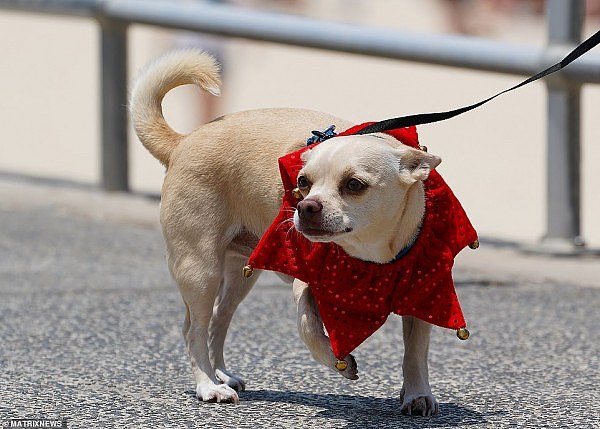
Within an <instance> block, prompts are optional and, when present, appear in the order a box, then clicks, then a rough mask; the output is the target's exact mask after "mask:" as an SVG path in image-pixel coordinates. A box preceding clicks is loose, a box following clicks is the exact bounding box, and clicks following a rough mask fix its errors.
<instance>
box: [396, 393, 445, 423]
mask: <svg viewBox="0 0 600 429" xmlns="http://www.w3.org/2000/svg"><path fill="white" fill-rule="evenodd" d="M400 400H401V401H402V407H401V408H400V411H401V412H402V414H407V415H409V416H423V417H430V416H433V415H434V414H437V413H438V412H439V411H440V408H439V405H438V402H437V400H436V399H435V397H434V396H433V394H432V393H431V392H430V391H429V392H427V391H422V392H420V393H418V391H417V392H413V393H410V394H407V393H406V391H405V389H404V388H402V393H401V394H400Z"/></svg>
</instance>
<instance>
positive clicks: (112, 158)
mask: <svg viewBox="0 0 600 429" xmlns="http://www.w3.org/2000/svg"><path fill="white" fill-rule="evenodd" d="M99 23H100V31H101V36H100V43H101V47H100V55H101V57H100V80H101V104H102V106H101V112H102V118H101V121H102V124H101V126H102V131H101V139H102V141H101V154H100V158H101V169H102V171H101V174H102V178H101V181H102V188H103V189H104V190H106V191H127V190H128V155H127V26H126V24H124V23H120V22H116V21H112V20H107V19H105V18H103V17H100V18H99Z"/></svg>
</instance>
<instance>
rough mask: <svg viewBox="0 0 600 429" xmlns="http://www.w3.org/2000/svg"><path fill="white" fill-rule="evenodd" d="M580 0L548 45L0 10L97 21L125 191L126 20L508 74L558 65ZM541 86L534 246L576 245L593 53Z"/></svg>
mask: <svg viewBox="0 0 600 429" xmlns="http://www.w3.org/2000/svg"><path fill="white" fill-rule="evenodd" d="M584 3H585V0H548V1H547V22H548V34H549V40H548V46H546V47H536V46H527V45H517V44H511V43H504V42H495V41H491V40H486V39H482V38H475V37H464V36H451V35H423V34H419V35H416V34H412V33H407V32H402V31H396V30H390V29H382V28H375V27H367V26H357V25H348V24H342V23H334V22H329V21H322V20H316V19H311V18H305V17H299V16H292V15H284V14H275V13H268V12H259V11H253V10H248V9H241V8H238V7H235V6H228V5H217V4H211V3H208V2H207V3H204V2H197V3H193V2H189V3H171V2H169V1H168V0H151V1H148V0H0V8H4V9H11V10H20V11H28V12H40V13H51V14H66V15H75V16H84V17H90V18H94V19H96V20H97V22H98V23H99V25H100V28H101V48H100V53H101V59H100V63H101V94H102V95H101V96H102V100H101V101H102V136H101V141H102V151H101V153H102V155H101V164H102V169H101V171H102V187H103V188H104V189H106V190H127V189H128V180H127V176H128V160H127V111H126V109H125V108H124V107H123V106H125V105H126V104H127V79H126V78H127V67H126V59H127V49H126V46H127V27H128V25H129V24H132V23H139V24H147V25H155V26H160V27H164V28H171V29H183V30H191V31H198V32H203V33H209V34H215V35H220V36H226V37H235V38H245V39H252V40H259V41H266V42H274V43H281V44H288V45H296V46H303V47H311V48H318V49H326V50H332V51H339V52H348V53H354V54H361V55H370V56H376V57H384V58H393V59H399V60H405V61H415V62H420V63H427V64H437V65H445V66H453V67H461V68H468V69H472V70H482V71H493V72H500V73H507V74H513V75H531V74H533V73H535V72H537V71H539V70H541V69H543V68H545V67H547V66H549V65H551V64H554V63H556V62H558V61H559V60H560V59H561V58H562V57H563V56H564V54H566V53H567V51H568V50H569V49H570V48H572V47H573V45H575V44H577V43H579V42H580V41H581V28H582V24H583V19H584V12H585V5H584ZM545 82H546V85H547V89H548V100H547V109H548V123H547V134H548V141H547V145H548V150H547V153H548V159H547V201H548V203H547V228H546V234H545V236H544V239H543V241H542V242H543V243H545V244H546V246H548V247H549V248H552V249H562V250H565V251H576V250H577V249H578V248H580V247H582V246H583V240H582V238H581V236H580V232H581V212H580V206H581V202H580V188H581V185H580V180H581V179H580V157H581V155H580V154H581V147H580V93H581V86H582V85H583V84H585V83H600V56H598V55H591V54H588V55H586V56H584V57H582V58H580V59H579V60H577V61H576V62H574V63H573V64H571V65H570V66H569V67H568V68H567V69H565V70H564V71H561V72H560V73H557V74H556V75H554V76H552V77H550V78H547V79H546V80H545Z"/></svg>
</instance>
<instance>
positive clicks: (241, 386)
mask: <svg viewBox="0 0 600 429" xmlns="http://www.w3.org/2000/svg"><path fill="white" fill-rule="evenodd" d="M247 259H248V258H247V257H245V256H242V255H239V254H235V253H228V254H227V256H226V258H225V269H224V276H223V283H222V285H221V289H220V290H219V296H218V297H217V300H216V302H215V305H214V307H213V316H212V319H211V321H210V326H209V340H208V349H209V353H210V359H211V361H212V363H213V366H214V368H215V374H216V376H217V378H218V379H219V380H221V381H222V382H223V383H225V384H226V385H228V386H229V387H232V388H233V389H235V390H236V391H238V392H240V391H243V390H245V388H246V383H245V381H244V380H243V379H242V378H241V377H239V376H237V375H234V374H232V373H231V372H229V371H227V368H226V366H225V359H224V357H223V347H224V345H225V337H226V336H227V330H228V328H229V324H230V322H231V318H232V317H233V314H234V313H235V310H236V309H237V307H238V305H239V304H240V302H242V300H243V299H244V298H245V297H246V296H247V295H248V292H250V290H251V289H252V286H254V283H255V282H256V280H257V278H258V276H259V274H260V271H259V270H255V272H254V275H253V276H252V277H250V278H245V277H244V276H242V267H243V266H244V264H245V263H246V261H247Z"/></svg>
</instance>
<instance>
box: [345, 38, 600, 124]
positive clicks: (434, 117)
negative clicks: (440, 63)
mask: <svg viewBox="0 0 600 429" xmlns="http://www.w3.org/2000/svg"><path fill="white" fill-rule="evenodd" d="M598 44H600V31H597V32H596V33H595V34H594V35H592V36H591V37H590V38H588V39H587V40H585V41H584V42H583V43H581V44H580V45H579V46H577V47H576V48H575V49H573V51H571V53H570V54H569V55H567V56H566V57H565V58H563V60H562V61H561V62H559V63H557V64H554V65H553V66H551V67H548V68H547V69H545V70H543V71H541V72H539V73H538V74H536V75H535V76H531V77H530V78H529V79H526V80H524V81H523V82H521V83H519V84H518V85H515V86H513V87H512V88H509V89H505V90H504V91H502V92H499V93H498V94H496V95H493V96H492V97H490V98H487V99H485V100H483V101H480V102H478V103H475V104H471V105H470V106H465V107H461V108H458V109H454V110H448V111H446V112H436V113H419V114H417V115H408V116H401V117H399V118H392V119H386V120H383V121H380V122H375V123H374V124H371V125H369V126H366V127H364V128H362V129H361V130H359V131H357V132H356V134H369V133H380V132H383V131H389V130H396V129H398V128H404V127H410V126H413V125H421V124H429V123H431V122H439V121H445V120H446V119H450V118H453V117H455V116H458V115H461V114H463V113H465V112H468V111H469V110H473V109H475V108H477V107H479V106H481V105H483V104H485V103H487V102H488V101H491V100H493V99H494V98H496V97H498V96H500V95H502V94H504V93H506V92H509V91H512V90H513V89H517V88H520V87H522V86H524V85H527V84H528V83H531V82H534V81H536V80H538V79H541V78H543V77H545V76H548V75H549V74H552V73H555V72H557V71H559V70H561V69H563V68H565V67H566V66H568V65H569V64H571V63H572V62H573V61H575V60H576V59H577V58H579V57H580V56H582V55H583V54H585V53H586V52H588V51H589V50H590V49H592V48H593V47H595V46H597V45H598Z"/></svg>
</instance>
